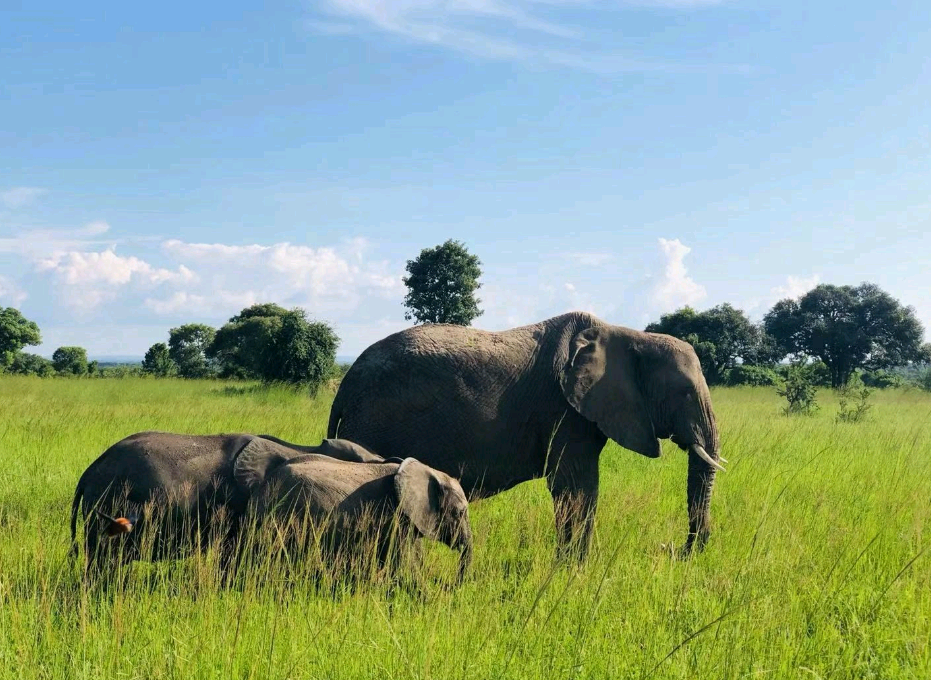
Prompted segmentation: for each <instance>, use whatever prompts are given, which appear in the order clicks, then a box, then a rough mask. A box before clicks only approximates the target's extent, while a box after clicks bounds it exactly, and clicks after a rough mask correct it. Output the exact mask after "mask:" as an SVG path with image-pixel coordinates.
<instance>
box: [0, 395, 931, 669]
mask: <svg viewBox="0 0 931 680" xmlns="http://www.w3.org/2000/svg"><path fill="white" fill-rule="evenodd" d="M331 399H332V393H330V392H326V393H324V394H321V395H320V396H319V397H317V398H316V399H309V398H308V397H307V396H306V395H302V394H299V393H295V392H291V391H287V390H278V389H271V390H265V389H261V388H256V387H252V386H250V385H246V384H242V385H238V386H232V387H231V386H230V385H229V384H224V383H217V382H196V381H180V380H178V381H175V380H146V379H125V380H116V379H113V380H63V379H45V380H40V379H30V378H12V377H5V378H0V470H2V474H0V677H2V678H7V677H9V678H389V677H390V678H444V679H446V678H499V677H514V678H549V677H559V678H570V677H572V678H605V677H619V678H686V677H688V678H695V677H698V678H835V679H839V678H931V650H929V641H931V555H929V552H931V551H928V550H927V548H928V546H929V544H931V395H929V394H926V393H923V392H920V391H916V390H887V391H881V392H876V393H875V395H874V396H873V402H874V404H875V405H874V408H873V409H872V411H871V412H870V413H869V416H868V418H867V420H866V421H864V422H861V423H836V422H835V414H836V412H837V400H836V397H835V396H834V395H833V394H832V393H831V392H830V391H829V390H822V391H821V392H820V393H819V402H820V404H821V410H820V411H819V412H818V413H817V414H816V415H815V416H813V417H810V418H809V417H792V418H786V417H785V416H783V415H782V414H781V413H780V410H779V408H780V402H779V397H778V396H777V395H776V394H775V391H774V390H773V389H771V388H734V389H719V390H716V391H714V392H713V399H714V405H715V409H716V413H717V417H718V422H719V425H720V429H721V433H722V453H723V455H724V456H725V457H726V458H727V459H728V460H729V461H730V462H729V464H728V471H727V472H726V473H723V474H720V475H719V476H718V482H717V485H716V490H715V496H714V501H713V505H712V516H713V521H714V529H713V534H712V539H711V542H710V543H709V546H708V548H707V550H706V551H705V552H704V553H703V554H701V555H699V556H697V557H696V558H694V559H691V560H686V561H680V560H676V559H673V558H672V557H671V554H670V551H669V549H668V546H669V544H676V545H678V544H680V543H681V542H682V540H683V539H684V537H685V530H686V517H685V476H686V456H685V455H684V454H683V453H682V452H680V451H679V450H678V449H676V448H675V447H674V446H672V445H671V444H669V443H668V442H666V443H664V454H665V455H664V456H663V457H662V458H660V459H659V460H647V459H645V458H642V457H640V456H638V455H636V454H633V453H630V452H628V451H625V450H622V449H620V448H618V447H617V446H616V445H614V444H610V445H609V447H608V448H607V449H606V450H605V452H604V454H603V456H602V460H601V472H602V484H601V495H600V505H599V509H598V519H597V533H596V539H595V542H594V545H593V549H592V553H591V555H590V558H589V560H588V561H587V562H586V563H585V564H584V565H583V566H581V567H567V566H558V565H556V564H554V561H553V555H554V548H555V536H554V529H553V515H552V507H551V502H550V499H549V495H548V494H547V492H546V488H545V483H544V482H543V481H542V480H538V481H535V482H530V483H527V484H524V485H521V486H518V487H517V488H515V489H513V490H511V491H509V492H507V493H504V494H501V495H499V496H496V497H494V498H491V499H488V500H484V501H480V502H477V503H475V504H473V505H472V507H471V515H472V522H473V528H474V534H475V561H474V563H473V568H472V570H471V573H470V574H469V576H468V577H467V579H466V581H465V583H463V584H462V585H461V586H459V587H454V586H452V585H451V584H452V581H453V577H454V574H455V567H456V557H457V556H456V554H455V553H454V552H452V551H450V550H448V549H447V548H446V547H444V546H442V545H439V544H435V543H431V542H425V543H424V560H423V564H422V566H421V568H420V569H419V571H417V572H411V573H409V574H407V575H405V577H404V578H398V579H387V578H384V577H381V578H374V579H372V580H369V581H363V582H359V581H356V582H353V583H349V582H342V581H333V580H327V579H326V578H312V577H311V576H310V575H309V574H302V572H301V571H300V570H299V569H298V570H293V569H292V570H289V571H286V570H280V571H279V570H276V569H275V568H273V567H269V566H268V565H264V566H263V565H262V564H260V563H256V564H255V565H254V566H253V567H252V568H251V569H250V570H248V571H247V572H246V573H244V574H242V575H241V577H240V578H239V580H237V581H236V582H235V583H233V584H232V585H230V586H228V587H225V586H223V585H221V584H220V583H219V582H218V580H217V570H216V561H215V556H214V554H213V553H211V552H208V553H207V554H205V555H202V556H197V557H194V558H191V559H187V560H179V561H175V562H168V563H160V564H157V565H150V564H137V565H135V566H134V567H133V568H132V570H131V573H130V574H128V575H127V578H125V579H123V580H121V581H118V582H116V583H114V584H110V585H109V586H106V587H104V586H93V587H90V588H85V587H84V586H83V585H82V583H81V581H80V579H79V574H78V569H77V567H76V566H72V565H71V563H70V562H69V560H68V548H69V537H68V527H67V525H68V514H69V508H70V503H71V497H72V493H73V491H74V486H75V483H76V481H77V479H78V476H79V475H80V473H81V472H82V471H83V470H84V468H85V467H86V466H87V465H88V464H89V463H90V462H91V461H92V460H93V459H94V458H96V457H97V456H98V455H99V454H100V453H101V452H102V451H103V450H104V449H105V448H106V447H107V446H109V445H110V444H112V443H113V442H115V441H117V440H119V439H120V438H122V437H124V436H126V435H128V434H130V433H133V432H137V431H140V430H146V429H163V430H171V431H176V432H187V433H213V432H238V431H242V432H253V433H270V434H274V435H277V436H279V437H282V438H284V439H288V440H291V441H295V442H302V443H308V444H311V443H318V442H319V440H320V439H321V438H322V437H324V436H325V430H326V419H327V415H328V412H329V403H330V400H331Z"/></svg>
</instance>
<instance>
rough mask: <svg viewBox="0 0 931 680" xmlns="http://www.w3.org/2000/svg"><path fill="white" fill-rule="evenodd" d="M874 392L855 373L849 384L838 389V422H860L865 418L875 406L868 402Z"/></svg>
mask: <svg viewBox="0 0 931 680" xmlns="http://www.w3.org/2000/svg"><path fill="white" fill-rule="evenodd" d="M872 393H873V390H871V389H870V388H869V387H867V386H866V385H864V384H863V382H862V381H861V380H860V378H859V377H858V376H857V375H856V374H854V375H853V377H851V379H850V380H849V381H848V382H847V384H846V385H844V386H843V387H841V388H840V389H839V390H838V391H837V394H838V411H837V418H836V419H837V422H839V423H859V422H860V421H862V420H864V419H865V418H866V414H867V413H869V410H870V409H871V408H873V406H872V404H869V403H867V400H868V399H869V398H870V395H871V394H872Z"/></svg>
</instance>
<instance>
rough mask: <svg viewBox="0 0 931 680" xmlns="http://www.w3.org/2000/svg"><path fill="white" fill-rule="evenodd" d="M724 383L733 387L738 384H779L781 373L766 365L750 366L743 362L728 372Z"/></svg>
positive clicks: (764, 385)
mask: <svg viewBox="0 0 931 680" xmlns="http://www.w3.org/2000/svg"><path fill="white" fill-rule="evenodd" d="M724 383H725V384H726V385H729V386H731V387H736V386H737V385H756V386H758V387H759V386H763V387H770V386H772V385H778V384H779V374H778V373H776V371H774V370H773V369H771V368H767V367H765V366H748V365H747V364H741V365H739V366H734V368H732V369H731V370H729V371H728V372H727V375H726V377H725V379H724Z"/></svg>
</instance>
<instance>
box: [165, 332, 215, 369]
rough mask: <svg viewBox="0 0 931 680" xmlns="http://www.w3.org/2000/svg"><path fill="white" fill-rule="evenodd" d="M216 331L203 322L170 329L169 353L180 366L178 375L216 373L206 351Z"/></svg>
mask: <svg viewBox="0 0 931 680" xmlns="http://www.w3.org/2000/svg"><path fill="white" fill-rule="evenodd" d="M216 333H217V332H216V330H215V329H213V328H211V327H210V326H207V325H205V324H202V323H189V324H185V325H184V326H179V327H178V328H172V329H171V331H169V336H168V355H169V356H170V357H171V360H172V361H174V362H175V365H176V366H177V367H178V375H180V376H181V377H182V378H208V377H210V376H212V375H214V373H215V369H214V364H213V362H212V361H210V360H209V359H208V358H207V354H206V352H207V348H209V347H210V345H211V344H212V343H213V339H214V337H215V336H216Z"/></svg>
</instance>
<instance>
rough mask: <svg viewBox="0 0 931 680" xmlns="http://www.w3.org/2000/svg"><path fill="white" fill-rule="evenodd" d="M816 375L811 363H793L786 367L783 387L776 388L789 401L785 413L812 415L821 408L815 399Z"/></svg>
mask: <svg viewBox="0 0 931 680" xmlns="http://www.w3.org/2000/svg"><path fill="white" fill-rule="evenodd" d="M815 375H816V373H815V372H814V371H813V370H812V367H811V364H807V365H806V364H798V363H793V364H791V365H789V366H788V367H786V375H785V378H783V380H782V387H780V388H779V389H777V390H776V393H777V394H778V395H779V396H780V397H785V399H786V401H787V402H788V404H787V405H786V406H785V407H784V408H783V409H782V412H783V413H784V414H785V415H787V416H791V415H804V416H811V415H814V414H815V412H816V411H817V410H818V409H819V408H820V407H819V406H818V404H817V402H816V400H815V396H816V393H817V391H818V390H817V385H816V383H815Z"/></svg>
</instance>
